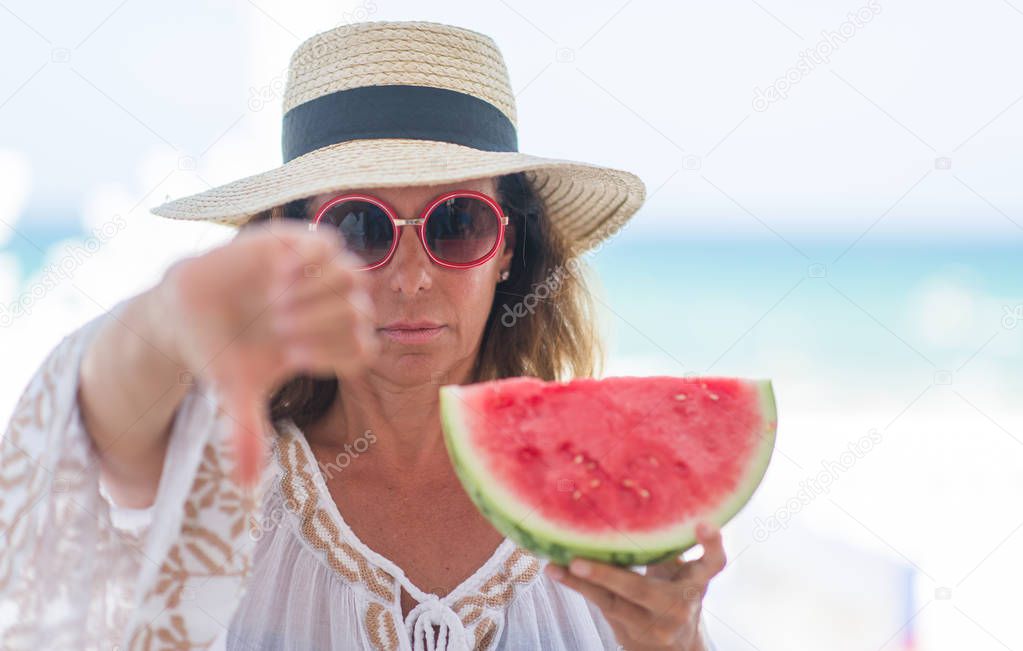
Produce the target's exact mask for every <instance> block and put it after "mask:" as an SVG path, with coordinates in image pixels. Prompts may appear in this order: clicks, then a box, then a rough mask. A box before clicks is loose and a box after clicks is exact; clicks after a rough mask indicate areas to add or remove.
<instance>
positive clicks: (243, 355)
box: [159, 222, 379, 485]
mask: <svg viewBox="0 0 1023 651" xmlns="http://www.w3.org/2000/svg"><path fill="white" fill-rule="evenodd" d="M250 228H251V231H249V230H246V231H243V232H242V233H240V234H239V235H238V236H237V237H235V239H234V240H232V241H231V242H230V243H228V244H226V245H224V246H222V247H219V248H217V249H214V250H212V251H210V252H208V253H206V254H203V255H201V256H196V257H193V258H187V259H185V260H183V261H181V262H179V263H177V264H176V265H174V266H173V267H171V269H170V270H169V271H168V272H167V275H166V276H165V278H164V280H163V281H162V286H161V287H160V288H159V289H160V291H161V292H162V293H163V297H164V300H166V301H168V303H167V309H166V310H164V312H165V313H167V314H171V315H173V317H172V318H173V319H174V323H173V324H172V325H173V327H174V329H175V331H176V335H175V344H176V348H177V350H176V352H177V353H178V355H179V357H180V359H181V361H182V362H183V363H184V365H185V366H186V368H188V369H189V370H190V371H192V372H193V373H194V374H195V375H196V376H199V377H202V378H204V379H207V380H209V381H211V382H212V383H213V385H214V386H215V387H216V390H217V392H218V394H219V395H220V396H221V397H222V398H223V401H224V405H223V406H224V409H225V411H226V412H227V415H228V416H229V417H230V418H231V419H232V420H233V421H234V432H233V435H232V439H233V441H234V446H235V452H236V459H237V462H236V478H237V479H238V480H239V482H240V483H242V484H243V485H251V484H253V483H254V482H255V481H256V480H257V479H258V476H259V473H260V472H261V470H262V463H263V456H264V449H263V448H264V444H263V432H264V425H263V423H264V422H266V421H268V419H269V412H268V410H267V401H268V399H269V398H270V396H271V395H272V392H273V391H274V390H276V389H277V388H279V386H280V385H281V384H282V383H283V382H284V381H285V380H287V379H289V378H291V377H292V376H294V375H296V374H297V373H298V372H300V371H306V372H309V373H311V374H331V373H334V372H337V373H339V374H342V375H345V374H350V373H357V372H359V371H361V370H362V369H364V368H365V366H366V365H367V364H368V363H369V361H370V360H371V359H372V357H373V355H374V354H375V353H376V351H377V349H378V346H379V344H378V341H377V339H376V333H375V321H374V316H373V304H372V302H371V301H370V299H369V296H368V294H367V293H366V291H365V288H364V282H365V279H364V277H363V276H362V275H361V272H360V271H357V270H355V269H354V267H355V266H356V264H357V261H356V260H355V258H354V256H353V255H352V254H350V253H348V252H347V251H345V250H344V249H343V242H342V239H341V237H340V235H338V234H335V233H333V232H332V233H331V234H324V233H322V232H310V231H309V230H308V227H307V226H306V225H305V224H304V223H302V224H299V223H293V222H286V223H277V222H271V223H269V224H266V225H264V224H260V225H257V226H254V227H250Z"/></svg>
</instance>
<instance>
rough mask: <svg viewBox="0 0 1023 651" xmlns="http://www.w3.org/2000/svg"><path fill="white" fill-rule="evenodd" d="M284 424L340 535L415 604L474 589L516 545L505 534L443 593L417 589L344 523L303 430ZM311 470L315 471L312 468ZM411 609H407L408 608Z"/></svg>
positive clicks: (451, 598)
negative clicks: (481, 559) (442, 594)
mask: <svg viewBox="0 0 1023 651" xmlns="http://www.w3.org/2000/svg"><path fill="white" fill-rule="evenodd" d="M284 423H285V426H286V427H287V428H288V429H290V430H291V432H292V433H293V434H294V436H295V439H296V441H297V443H298V445H299V447H300V449H301V451H302V453H303V455H304V456H305V461H307V462H308V463H306V469H307V471H309V474H310V475H312V480H313V482H314V485H315V487H316V501H317V503H318V505H319V507H320V508H321V509H322V510H323V511H325V512H326V514H327V515H328V516H329V517H330V519H331V520H332V521H333V522H334V524H335V525H336V526H337V528H338V529H339V530H340V532H341V538H342V539H343V540H345V541H347V542H348V543H349V544H351V545H352V547H354V548H355V549H357V550H358V551H359V552H360V553H361V554H362V555H363V556H364V557H365V558H366V559H367V560H368V561H370V562H371V563H372V564H373V565H375V566H376V567H377V568H379V569H381V570H383V571H384V572H386V573H387V574H389V575H390V576H391V577H393V578H394V580H395V581H396V582H397V583H398V584H399V585H401V587H403V588H405V591H406V592H408V593H409V595H411V596H412V598H413V599H414V600H415V601H416V602H417V604H422V603H428V602H434V601H440V602H441V603H444V604H446V605H449V606H450V605H452V604H453V603H454V602H455V601H457V600H458V599H459V598H460V597H462V596H464V595H465V594H467V593H469V592H472V591H474V590H475V589H476V588H478V587H479V586H480V585H481V584H482V583H483V582H484V581H485V579H486V578H488V577H489V576H491V575H492V574H494V572H495V570H496V569H497V568H498V567H500V565H501V564H502V563H504V562H505V561H506V560H507V559H508V557H509V556H510V555H511V554H512V552H514V551H515V549H516V547H517V545H516V544H515V542H514V541H513V540H512V539H510V538H508V537H507V536H505V537H504V539H503V540H502V541H501V543H500V544H499V545H498V546H497V548H496V549H495V550H494V552H493V554H491V555H490V557H488V558H487V560H486V561H485V562H484V563H483V565H481V566H480V567H478V568H476V570H475V571H474V572H473V573H472V574H470V575H469V576H468V577H467V578H465V579H464V580H463V581H462V582H460V583H459V584H458V585H457V586H455V587H454V588H453V589H452V590H450V591H449V592H448V593H447V594H446V595H444V596H440V595H436V594H433V593H428V592H426V591H425V590H423V589H421V588H420V587H419V586H417V585H416V584H414V583H413V582H412V581H411V580H410V579H409V578H408V577H407V576H406V575H405V572H404V570H402V569H401V567H399V566H398V564H397V563H395V562H394V561H392V560H391V559H389V558H387V557H386V556H384V555H383V554H380V553H379V552H376V551H374V550H373V549H372V548H370V547H369V545H367V544H366V543H364V542H363V541H362V539H361V538H359V536H358V535H357V534H356V533H355V531H354V530H353V529H352V528H351V527H350V526H349V525H348V522H347V521H346V520H345V518H344V516H343V515H342V514H341V510H340V509H339V508H338V505H337V503H336V502H335V501H334V498H333V497H332V496H331V494H330V490H329V489H328V488H327V482H326V480H325V479H324V478H323V473H321V472H319V466H318V465H317V464H316V462H315V460H316V455H315V454H313V450H312V447H311V446H310V445H309V441H308V439H306V437H305V433H304V432H303V431H302V428H300V427H299V426H298V425H296V424H295V422H294V421H293V420H292V419H290V418H289V419H285V420H284ZM313 470H315V472H313ZM394 598H395V600H396V602H397V603H398V605H399V608H400V599H401V594H400V592H398V591H396V592H395V595H394ZM410 612H411V611H410Z"/></svg>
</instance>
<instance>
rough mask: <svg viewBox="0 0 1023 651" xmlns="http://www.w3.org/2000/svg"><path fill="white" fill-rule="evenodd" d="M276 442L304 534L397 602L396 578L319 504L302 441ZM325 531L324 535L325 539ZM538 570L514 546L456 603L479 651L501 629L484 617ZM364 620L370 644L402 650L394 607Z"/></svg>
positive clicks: (337, 565)
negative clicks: (367, 555)
mask: <svg viewBox="0 0 1023 651" xmlns="http://www.w3.org/2000/svg"><path fill="white" fill-rule="evenodd" d="M281 429H282V430H284V431H282V432H281V436H280V438H279V439H278V440H277V446H278V461H279V463H280V465H281V470H282V477H281V492H282V497H283V498H284V502H285V504H286V505H288V508H289V509H290V510H292V512H294V513H296V514H297V515H298V516H299V517H300V518H301V531H302V535H303V536H304V537H305V539H306V540H307V541H308V542H309V543H310V544H311V545H312V546H313V547H314V548H316V549H319V550H321V551H324V552H325V553H326V555H327V560H328V562H329V564H330V566H331V567H332V568H333V569H334V571H336V572H337V573H338V574H340V575H341V576H343V577H344V578H345V579H347V580H348V581H349V582H351V583H358V584H362V585H363V586H365V587H366V588H367V589H368V590H369V591H370V592H372V593H373V594H374V595H376V596H377V597H380V598H381V599H382V600H383V602H384V603H388V604H393V603H395V601H396V595H395V593H394V588H393V587H392V586H394V585H395V579H394V577H392V576H391V575H390V574H388V573H387V572H385V571H384V570H383V569H380V568H377V567H374V566H372V565H371V564H370V563H369V561H368V560H366V558H365V557H364V556H363V555H362V554H360V553H359V551H358V550H356V549H355V548H354V547H353V546H352V545H350V544H349V543H347V542H345V541H344V540H343V539H342V537H341V532H340V530H339V529H338V527H337V525H336V524H335V523H334V521H333V520H332V519H331V517H330V514H329V513H327V511H326V510H325V509H324V508H323V507H322V506H321V505H320V504H319V501H318V499H317V496H318V492H317V489H316V485H315V483H314V479H313V476H312V475H311V474H310V472H309V471H308V470H307V469H308V468H309V467H311V461H310V460H309V458H308V457H307V456H306V454H305V451H304V449H303V447H302V445H301V442H300V441H299V440H298V438H297V436H299V435H297V434H295V433H294V432H292V431H290V430H288V429H287V428H281ZM321 532H325V533H326V537H324V536H323V535H321ZM539 571H540V559H538V558H537V557H536V556H534V555H532V554H530V553H529V552H528V551H526V550H525V549H522V548H516V549H515V551H514V552H512V553H511V554H510V555H509V556H508V558H507V559H505V561H504V563H503V564H502V565H501V568H500V569H499V570H497V572H495V573H494V574H493V575H492V576H490V577H489V578H488V579H487V580H486V581H484V582H483V584H482V585H481V586H480V588H479V591H478V593H477V594H474V595H471V596H467V597H463V598H461V599H459V600H458V601H457V602H455V604H454V606H453V608H452V609H453V610H454V611H455V613H456V614H457V615H458V617H459V619H461V620H462V624H463V626H464V627H465V630H466V631H467V632H469V631H471V632H472V635H473V637H474V640H475V642H474V644H473V648H474V650H475V651H487V650H488V649H491V648H492V647H493V645H494V644H495V643H496V641H497V637H498V634H499V632H500V629H501V627H500V625H499V624H498V621H497V620H496V619H494V617H487V616H485V615H486V613H487V611H488V610H491V611H494V610H497V611H500V610H502V609H504V608H505V607H507V605H508V604H509V603H510V602H511V600H512V598H513V597H514V596H515V592H516V589H517V588H518V587H519V586H522V585H524V584H527V583H529V582H530V581H532V580H533V579H534V578H535V577H536V576H537V575H538V573H539ZM364 621H365V625H366V629H367V631H368V635H369V638H370V642H371V643H372V644H373V646H374V647H375V648H376V649H378V650H380V651H393V650H394V649H398V648H399V639H398V625H397V621H396V618H395V616H394V612H393V610H392V609H391V608H388V607H386V606H384V605H383V604H381V603H375V602H374V603H370V605H369V606H368V608H367V609H366V613H365V616H364Z"/></svg>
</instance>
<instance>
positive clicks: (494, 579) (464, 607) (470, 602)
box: [452, 547, 540, 651]
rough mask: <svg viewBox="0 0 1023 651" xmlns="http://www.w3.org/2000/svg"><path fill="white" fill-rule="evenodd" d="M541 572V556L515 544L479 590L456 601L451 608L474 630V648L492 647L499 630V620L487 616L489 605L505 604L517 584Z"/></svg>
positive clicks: (498, 607)
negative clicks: (538, 556) (512, 549)
mask: <svg viewBox="0 0 1023 651" xmlns="http://www.w3.org/2000/svg"><path fill="white" fill-rule="evenodd" d="M539 572H540V559H539V558H537V557H536V556H534V555H532V554H530V553H529V552H528V551H526V550H525V549H522V548H521V547H519V548H516V550H515V551H514V552H512V554H511V555H510V556H509V557H508V558H507V560H505V562H504V564H503V565H502V566H501V569H499V570H498V571H497V572H496V573H495V574H494V575H493V576H491V577H490V578H489V579H487V580H486V581H485V582H484V583H483V585H482V586H480V590H479V593H478V594H475V595H472V596H469V597H462V598H461V599H459V600H458V601H456V602H455V604H454V606H453V607H452V610H454V611H455V613H456V614H458V617H459V618H460V619H461V620H462V624H463V625H464V626H465V630H467V631H468V630H473V634H474V636H475V640H476V642H475V644H474V646H473V649H474V650H475V651H486V650H487V649H490V648H491V647H492V646H493V644H494V643H495V642H496V641H497V634H498V633H499V631H500V627H499V626H498V623H497V621H496V620H494V619H493V618H491V617H485V616H484V615H485V613H486V611H487V609H493V610H503V609H504V608H506V607H507V606H508V604H509V603H511V600H512V597H514V596H515V592H516V588H517V586H519V585H523V584H527V583H529V582H530V581H532V580H533V579H534V578H535V577H536V576H537V574H538V573H539ZM473 626H475V628H474V629H472V627H473Z"/></svg>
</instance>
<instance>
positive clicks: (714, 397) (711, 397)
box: [710, 393, 718, 400]
mask: <svg viewBox="0 0 1023 651" xmlns="http://www.w3.org/2000/svg"><path fill="white" fill-rule="evenodd" d="M710 399H711V400H717V399H718V394H716V393H712V394H710Z"/></svg>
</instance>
